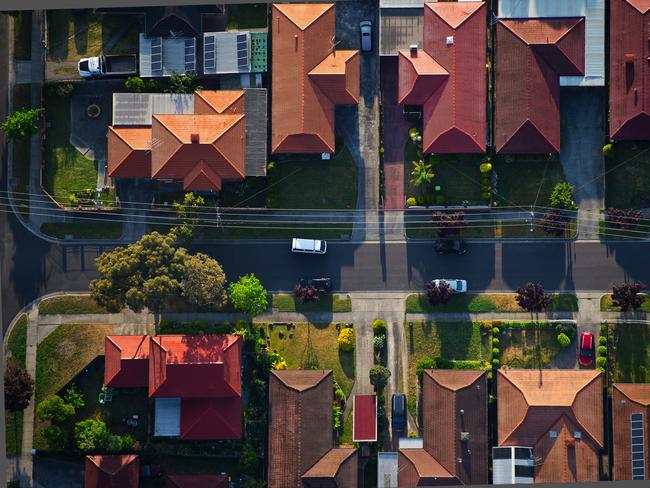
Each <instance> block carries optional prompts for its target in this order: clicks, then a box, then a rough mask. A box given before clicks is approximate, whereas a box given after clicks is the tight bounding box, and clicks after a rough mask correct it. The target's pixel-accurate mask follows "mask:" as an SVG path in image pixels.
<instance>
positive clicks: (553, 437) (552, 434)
mask: <svg viewBox="0 0 650 488" xmlns="http://www.w3.org/2000/svg"><path fill="white" fill-rule="evenodd" d="M549 435H550V436H551V439H557V430H552V431H551V432H549Z"/></svg>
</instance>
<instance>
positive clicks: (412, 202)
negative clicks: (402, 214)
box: [406, 197, 418, 207]
mask: <svg viewBox="0 0 650 488" xmlns="http://www.w3.org/2000/svg"><path fill="white" fill-rule="evenodd" d="M417 204H418V203H417V200H416V199H415V197H408V198H407V199H406V206H407V207H415V206H416V205H417Z"/></svg>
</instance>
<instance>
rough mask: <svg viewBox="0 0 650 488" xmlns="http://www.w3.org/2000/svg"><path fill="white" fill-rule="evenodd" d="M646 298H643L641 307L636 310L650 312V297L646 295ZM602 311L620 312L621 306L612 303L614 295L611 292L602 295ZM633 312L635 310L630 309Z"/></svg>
mask: <svg viewBox="0 0 650 488" xmlns="http://www.w3.org/2000/svg"><path fill="white" fill-rule="evenodd" d="M645 297H646V298H645V300H643V303H642V304H641V307H639V308H638V309H637V310H636V311H637V312H645V313H649V312H650V298H648V296H647V295H645ZM600 311H601V312H620V311H621V307H615V306H614V305H612V295H610V294H609V293H608V294H606V295H603V296H602V297H600ZM630 311H631V312H633V311H634V310H630Z"/></svg>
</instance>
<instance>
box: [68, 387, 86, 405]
mask: <svg viewBox="0 0 650 488" xmlns="http://www.w3.org/2000/svg"><path fill="white" fill-rule="evenodd" d="M63 399H64V400H65V403H67V404H68V405H72V406H73V407H74V409H75V410H79V409H80V408H83V407H84V405H86V402H85V401H84V396H83V395H82V394H81V393H79V391H78V390H77V385H72V386H71V387H70V388H68V390H67V391H66V392H65V395H64V396H63Z"/></svg>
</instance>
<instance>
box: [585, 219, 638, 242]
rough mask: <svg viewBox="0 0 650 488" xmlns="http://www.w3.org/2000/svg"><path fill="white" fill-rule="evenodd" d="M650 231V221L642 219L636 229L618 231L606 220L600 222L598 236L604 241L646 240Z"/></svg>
mask: <svg viewBox="0 0 650 488" xmlns="http://www.w3.org/2000/svg"><path fill="white" fill-rule="evenodd" d="M648 229H650V220H648V219H642V220H641V221H640V222H639V225H638V226H637V228H636V229H617V228H616V227H613V226H612V225H610V224H608V223H607V222H605V221H604V220H600V221H599V222H598V236H599V237H600V238H601V239H602V240H615V239H625V240H627V239H631V240H634V239H646V238H647V237H648Z"/></svg>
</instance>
